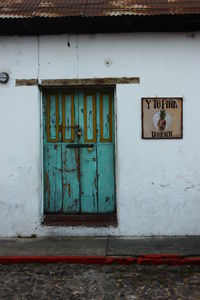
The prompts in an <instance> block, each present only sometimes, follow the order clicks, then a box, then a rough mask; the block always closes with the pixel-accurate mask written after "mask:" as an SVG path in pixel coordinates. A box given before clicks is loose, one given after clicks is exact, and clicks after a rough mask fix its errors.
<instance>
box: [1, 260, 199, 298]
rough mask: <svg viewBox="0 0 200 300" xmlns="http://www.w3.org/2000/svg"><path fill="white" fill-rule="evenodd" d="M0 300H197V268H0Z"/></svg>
mask: <svg viewBox="0 0 200 300" xmlns="http://www.w3.org/2000/svg"><path fill="white" fill-rule="evenodd" d="M0 299H9V300H12V299H13V300H14V299H19V300H23V299H37V300H38V299H39V300H40V299H55V300H56V299H62V300H63V299H74V300H75V299H81V300H82V299H87V300H92V299H95V300H96V299H97V300H100V299H104V300H110V299H111V300H114V299H127V300H133V299H142V300H145V299H147V300H151V299H152V300H157V299H187V300H188V299H195V300H198V299H200V266H145V265H132V266H119V265H69V264H48V265H41V264H28V265H0Z"/></svg>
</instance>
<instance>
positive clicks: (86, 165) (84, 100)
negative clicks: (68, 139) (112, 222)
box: [79, 93, 98, 213]
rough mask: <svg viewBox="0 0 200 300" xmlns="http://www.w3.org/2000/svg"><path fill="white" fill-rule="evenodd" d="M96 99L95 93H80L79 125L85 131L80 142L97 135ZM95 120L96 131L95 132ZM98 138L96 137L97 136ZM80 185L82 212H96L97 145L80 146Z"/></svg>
mask: <svg viewBox="0 0 200 300" xmlns="http://www.w3.org/2000/svg"><path fill="white" fill-rule="evenodd" d="M94 101H96V99H95V97H94V95H92V96H90V95H88V94H85V95H84V94H83V93H79V127H80V128H81V129H82V131H83V132H84V136H83V135H82V137H81V138H80V143H83V144H84V142H85V143H87V142H91V140H93V138H94V136H96V109H95V106H96V103H94ZM94 122H95V132H94ZM95 139H96V137H95ZM79 151H80V152H79V153H80V175H81V177H80V185H81V212H82V213H96V212H97V211H98V208H97V177H96V147H95V144H94V147H93V148H90V147H88V148H80V150H79Z"/></svg>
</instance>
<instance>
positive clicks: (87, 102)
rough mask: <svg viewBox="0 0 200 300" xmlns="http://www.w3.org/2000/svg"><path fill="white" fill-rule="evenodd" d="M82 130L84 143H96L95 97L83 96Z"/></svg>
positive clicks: (93, 95) (92, 95)
mask: <svg viewBox="0 0 200 300" xmlns="http://www.w3.org/2000/svg"><path fill="white" fill-rule="evenodd" d="M84 129H85V143H91V142H96V96H95V94H91V95H90V94H85V96H84Z"/></svg>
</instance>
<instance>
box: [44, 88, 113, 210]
mask: <svg viewBox="0 0 200 300" xmlns="http://www.w3.org/2000/svg"><path fill="white" fill-rule="evenodd" d="M43 104H44V110H43V116H44V124H43V128H44V134H43V137H44V210H45V213H46V214H47V213H62V214H63V213H66V214H69V213H73V214H79V213H113V212H115V159H114V157H115V136H114V134H115V130H114V128H115V127H114V103H113V93H112V90H104V91H94V90H89V91H84V90H79V91H76V90H68V91H65V92H62V91H61V92H59V91H56V92H48V93H45V94H44V101H43Z"/></svg>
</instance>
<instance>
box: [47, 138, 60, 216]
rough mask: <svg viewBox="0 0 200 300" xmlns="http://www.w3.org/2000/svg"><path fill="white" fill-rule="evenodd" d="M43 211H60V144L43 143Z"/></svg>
mask: <svg viewBox="0 0 200 300" xmlns="http://www.w3.org/2000/svg"><path fill="white" fill-rule="evenodd" d="M44 193H45V212H61V211H62V163H61V145H59V144H53V143H52V144H50V143H49V144H46V145H44Z"/></svg>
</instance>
